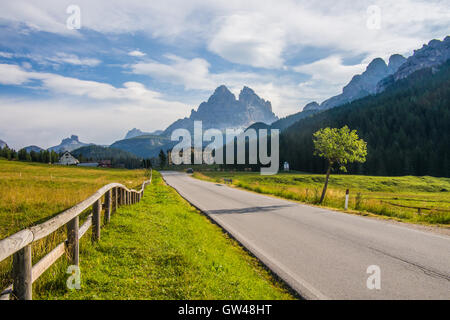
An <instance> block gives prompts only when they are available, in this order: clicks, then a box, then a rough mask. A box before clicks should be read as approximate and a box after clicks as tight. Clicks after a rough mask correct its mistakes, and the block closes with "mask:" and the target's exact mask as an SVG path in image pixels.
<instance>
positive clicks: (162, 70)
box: [131, 55, 214, 90]
mask: <svg viewBox="0 0 450 320" xmlns="http://www.w3.org/2000/svg"><path fill="white" fill-rule="evenodd" d="M166 57H167V58H168V59H169V63H167V64H164V63H159V62H155V61H151V62H140V63H136V64H134V65H131V70H132V72H133V73H135V74H144V75H148V76H151V77H153V78H155V79H158V80H159V81H164V82H170V83H173V84H178V85H183V86H184V87H185V88H186V89H202V90H208V89H211V88H212V87H213V86H214V82H212V81H211V79H209V67H210V65H209V63H208V62H207V61H206V60H204V59H200V58H196V59H192V60H187V59H183V58H180V57H178V56H175V55H167V56H166Z"/></svg>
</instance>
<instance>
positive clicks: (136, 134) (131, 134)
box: [124, 128, 163, 139]
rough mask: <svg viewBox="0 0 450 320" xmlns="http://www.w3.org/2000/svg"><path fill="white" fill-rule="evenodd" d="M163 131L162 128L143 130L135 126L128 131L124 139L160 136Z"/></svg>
mask: <svg viewBox="0 0 450 320" xmlns="http://www.w3.org/2000/svg"><path fill="white" fill-rule="evenodd" d="M161 133H163V131H162V130H156V131H154V132H143V131H141V130H139V129H136V128H133V129H131V130H130V131H128V132H127V134H126V135H125V138H124V139H131V138H135V137H139V136H159V135H160V134H161Z"/></svg>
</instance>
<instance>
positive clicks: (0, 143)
mask: <svg viewBox="0 0 450 320" xmlns="http://www.w3.org/2000/svg"><path fill="white" fill-rule="evenodd" d="M6 146H7V143H6V142H5V141H3V140H0V149H3V148H4V147H6Z"/></svg>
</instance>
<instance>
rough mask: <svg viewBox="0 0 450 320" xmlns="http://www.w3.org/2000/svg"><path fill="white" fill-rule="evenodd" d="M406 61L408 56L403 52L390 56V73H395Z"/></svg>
mask: <svg viewBox="0 0 450 320" xmlns="http://www.w3.org/2000/svg"><path fill="white" fill-rule="evenodd" d="M405 62H406V58H405V57H404V56H402V55H401V54H393V55H392V56H391V57H390V58H389V64H388V69H389V73H390V74H393V73H395V72H396V71H397V70H398V68H400V66H401V65H402V64H404V63H405Z"/></svg>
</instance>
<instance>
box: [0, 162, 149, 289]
mask: <svg viewBox="0 0 450 320" xmlns="http://www.w3.org/2000/svg"><path fill="white" fill-rule="evenodd" d="M145 179H146V177H145V171H144V170H120V169H100V168H79V167H66V166H57V165H45V164H38V163H24V162H17V161H6V160H0V239H3V238H6V237H8V236H9V235H11V234H13V233H15V232H17V231H20V230H22V229H24V228H27V227H30V226H32V225H36V224H38V223H41V222H44V221H46V220H47V219H49V218H51V217H53V216H55V215H57V214H58V213H60V212H62V211H64V210H66V209H68V208H70V207H72V206H74V205H75V204H77V203H78V202H80V201H82V200H84V199H86V198H87V197H89V196H90V195H91V194H93V193H94V192H95V191H96V190H98V189H99V188H101V187H102V186H104V185H106V184H108V183H111V182H119V183H122V184H125V185H127V186H128V187H131V188H135V187H140V184H141V183H142V182H143V181H144V180H145ZM89 213H90V212H89V210H87V211H86V212H85V213H83V215H82V216H81V223H82V222H83V221H84V218H85V217H86V216H87V215H88V214H89ZM65 237H66V230H65V228H64V227H63V228H60V230H58V231H57V232H54V233H53V234H51V235H50V236H48V237H46V238H44V239H42V240H40V241H37V242H36V243H33V246H32V253H33V262H34V263H35V262H37V261H38V260H39V259H40V258H42V257H43V256H44V255H45V254H47V253H48V252H49V251H51V250H52V249H54V248H55V246H56V245H57V244H59V243H61V242H62V241H64V240H65ZM11 265H12V258H11V257H10V258H8V259H6V260H4V261H2V262H0V290H2V289H4V288H5V287H6V286H7V285H9V284H10V282H11Z"/></svg>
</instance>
